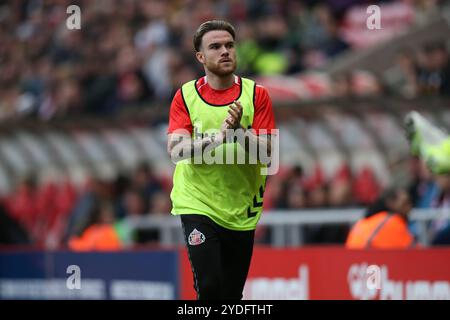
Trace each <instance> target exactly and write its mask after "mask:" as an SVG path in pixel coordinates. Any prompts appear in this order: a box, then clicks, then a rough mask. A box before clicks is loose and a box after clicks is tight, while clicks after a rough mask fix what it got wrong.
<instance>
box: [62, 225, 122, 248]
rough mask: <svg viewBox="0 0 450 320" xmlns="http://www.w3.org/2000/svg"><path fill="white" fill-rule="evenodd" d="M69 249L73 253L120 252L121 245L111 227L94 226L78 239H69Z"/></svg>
mask: <svg viewBox="0 0 450 320" xmlns="http://www.w3.org/2000/svg"><path fill="white" fill-rule="evenodd" d="M69 248H70V249H72V250H75V251H91V250H97V251H110V250H120V249H121V248H122V244H121V242H120V239H119V236H118V235H117V232H116V230H115V229H114V226H113V225H110V224H94V225H92V226H90V227H89V228H87V229H86V231H84V232H83V234H82V235H81V236H80V237H73V238H71V239H70V241H69Z"/></svg>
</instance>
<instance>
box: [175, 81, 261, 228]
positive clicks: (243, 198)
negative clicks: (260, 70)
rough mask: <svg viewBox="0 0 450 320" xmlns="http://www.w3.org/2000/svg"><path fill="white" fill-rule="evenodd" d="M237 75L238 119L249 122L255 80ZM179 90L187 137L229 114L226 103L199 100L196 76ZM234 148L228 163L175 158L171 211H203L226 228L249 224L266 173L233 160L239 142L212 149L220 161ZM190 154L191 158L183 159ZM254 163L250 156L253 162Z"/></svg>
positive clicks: (211, 129)
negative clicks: (187, 118) (240, 110)
mask: <svg viewBox="0 0 450 320" xmlns="http://www.w3.org/2000/svg"><path fill="white" fill-rule="evenodd" d="M241 79H242V85H241V93H240V96H239V97H238V99H236V100H239V101H240V102H241V104H242V107H243V114H242V120H241V125H242V126H243V127H244V128H250V127H251V125H252V123H253V116H254V90H255V82H254V81H252V80H249V79H244V78H241ZM181 93H182V96H183V99H184V102H185V104H186V107H187V109H188V112H189V116H190V118H191V123H192V126H193V133H192V138H193V139H196V138H200V137H201V136H202V135H205V134H214V133H217V132H218V131H219V129H220V127H221V125H222V123H223V121H224V119H225V118H226V117H227V116H228V110H229V107H228V106H229V105H210V104H208V103H206V101H204V100H203V98H202V97H201V96H200V94H199V93H198V91H197V88H196V86H195V80H193V81H190V82H188V83H186V84H184V85H183V86H182V88H181ZM230 151H234V160H235V161H234V163H233V164H219V163H217V162H219V161H216V163H212V164H207V163H201V164H195V162H194V161H193V160H192V159H187V160H184V161H181V162H179V163H177V165H176V168H175V172H174V176H173V189H172V193H171V195H170V197H171V199H172V204H173V208H172V214H174V215H179V214H202V215H206V216H208V217H210V218H211V219H212V220H213V221H214V222H215V223H217V224H219V225H220V226H222V227H224V228H227V229H231V230H241V231H244V230H254V229H255V228H256V224H257V222H258V220H259V218H260V216H261V212H262V206H263V195H264V188H265V181H266V176H265V175H262V174H261V169H262V168H264V167H265V165H263V164H261V163H259V162H257V163H256V164H252V162H249V161H248V160H249V158H248V156H246V162H245V163H244V164H239V163H236V160H237V159H238V154H246V153H245V151H244V149H243V148H242V147H241V145H240V144H239V143H236V142H234V143H226V144H223V145H222V146H219V147H217V148H216V149H215V150H213V152H212V154H213V155H216V156H217V159H219V158H222V161H223V162H222V163H225V160H226V155H227V154H228V152H230ZM188 160H190V161H188ZM253 163H254V162H253Z"/></svg>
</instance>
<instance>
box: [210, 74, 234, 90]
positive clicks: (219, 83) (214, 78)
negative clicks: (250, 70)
mask: <svg viewBox="0 0 450 320" xmlns="http://www.w3.org/2000/svg"><path fill="white" fill-rule="evenodd" d="M206 78H207V79H208V84H209V86H210V87H211V88H213V89H216V90H224V89H228V88H230V87H231V86H232V85H233V83H234V74H233V73H231V74H229V75H226V76H218V75H217V74H214V73H211V72H209V71H208V70H206Z"/></svg>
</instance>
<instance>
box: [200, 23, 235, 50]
mask: <svg viewBox="0 0 450 320" xmlns="http://www.w3.org/2000/svg"><path fill="white" fill-rule="evenodd" d="M213 30H224V31H228V33H229V34H231V36H232V37H233V40H235V32H234V27H233V26H232V25H231V23H229V22H227V21H223V20H210V21H206V22H204V23H202V24H201V25H200V26H199V27H198V29H197V31H195V34H194V41H193V42H194V48H195V51H197V52H198V51H200V46H201V44H202V38H203V36H204V35H205V33H207V32H209V31H213Z"/></svg>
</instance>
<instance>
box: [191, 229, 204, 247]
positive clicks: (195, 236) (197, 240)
mask: <svg viewBox="0 0 450 320" xmlns="http://www.w3.org/2000/svg"><path fill="white" fill-rule="evenodd" d="M205 240H206V238H205V235H204V234H203V233H201V232H200V231H198V230H197V229H194V230H193V231H192V232H191V234H190V235H189V237H188V242H189V244H190V245H191V246H198V245H200V244H202V243H203V242H205Z"/></svg>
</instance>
